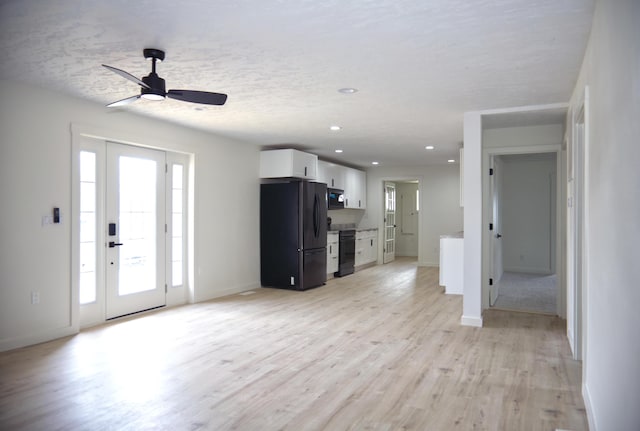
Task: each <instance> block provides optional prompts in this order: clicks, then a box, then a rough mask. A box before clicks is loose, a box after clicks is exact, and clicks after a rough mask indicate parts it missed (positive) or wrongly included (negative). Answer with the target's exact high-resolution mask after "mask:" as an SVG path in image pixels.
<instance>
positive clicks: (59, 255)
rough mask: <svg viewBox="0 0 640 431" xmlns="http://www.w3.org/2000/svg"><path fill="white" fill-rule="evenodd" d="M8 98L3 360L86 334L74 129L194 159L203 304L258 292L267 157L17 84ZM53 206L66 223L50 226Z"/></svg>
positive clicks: (0, 289) (1, 244)
mask: <svg viewBox="0 0 640 431" xmlns="http://www.w3.org/2000/svg"><path fill="white" fill-rule="evenodd" d="M0 94H2V99H1V102H0V114H1V115H0V183H1V184H2V187H1V188H0V202H2V204H3V208H4V213H3V216H2V223H0V238H2V241H0V351H1V350H6V349H10V348H14V347H18V346H22V345H26V344H31V343H36V342H41V341H45V340H48V339H52V338H55V337H59V336H63V335H67V334H71V333H74V332H75V331H77V325H75V326H74V322H72V321H71V316H72V315H73V312H74V307H77V305H76V304H73V303H72V301H71V287H70V286H71V263H70V262H71V259H70V256H71V224H70V220H71V214H70V211H71V210H70V208H71V132H70V130H71V124H72V123H74V124H83V125H84V126H83V127H84V128H85V129H91V128H92V127H95V128H97V129H101V130H108V131H111V130H113V135H114V137H115V138H118V137H135V138H134V140H139V141H144V142H140V143H143V144H147V145H152V146H159V147H164V148H165V149H168V150H173V151H179V152H187V153H192V154H194V155H195V190H194V194H195V195H194V196H195V213H194V225H195V226H194V228H195V244H194V250H195V266H194V278H193V280H191V283H192V285H193V288H194V289H195V292H194V299H195V300H196V301H202V300H206V299H209V298H213V297H216V296H220V295H224V294H227V293H231V292H234V291H240V290H244V289H247V288H252V287H256V286H259V282H258V280H259V251H258V238H259V231H258V229H259V224H258V216H259V187H258V184H259V181H258V148H256V147H254V146H252V145H247V144H243V143H240V142H234V141H232V140H230V139H226V138H221V137H217V136H214V135H212V134H208V133H204V132H201V131H195V130H192V129H187V128H183V127H179V126H176V125H172V124H169V123H167V122H165V121H162V122H161V121H156V120H152V119H150V118H145V117H140V116H137V115H133V114H130V113H128V112H126V111H124V110H118V111H113V110H108V109H107V108H105V107H103V106H100V105H97V104H94V103H89V102H85V101H81V100H78V99H74V98H70V97H67V96H63V95H61V94H56V93H52V92H50V91H46V90H41V89H35V88H32V87H29V86H25V85H22V84H19V83H17V82H7V81H0ZM230 179H232V180H233V190H231V191H230V190H229V188H228V184H229V180H230ZM230 192H231V193H230ZM54 206H57V207H60V209H61V212H62V216H63V222H62V223H61V224H59V225H46V226H42V225H41V218H42V216H45V215H50V214H51V211H52V208H53V207H54ZM32 291H39V292H40V304H38V305H31V297H30V295H31V292H32Z"/></svg>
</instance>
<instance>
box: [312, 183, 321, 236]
mask: <svg viewBox="0 0 640 431" xmlns="http://www.w3.org/2000/svg"><path fill="white" fill-rule="evenodd" d="M319 230H320V211H319V209H318V194H317V193H316V195H315V196H314V197H313V236H315V237H316V238H317V237H318V234H319V232H318V231H319Z"/></svg>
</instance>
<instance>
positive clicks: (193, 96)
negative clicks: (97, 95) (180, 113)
mask: <svg viewBox="0 0 640 431" xmlns="http://www.w3.org/2000/svg"><path fill="white" fill-rule="evenodd" d="M143 54H144V58H146V59H151V61H152V63H151V73H150V74H148V75H147V76H145V77H143V78H142V80H140V79H138V78H136V77H135V76H133V75H131V74H130V73H128V72H125V71H124V70H120V69H117V68H115V67H112V66H107V65H106V64H103V66H104V67H106V68H107V69H109V70H110V71H112V72H115V73H117V74H118V75H120V76H122V77H124V78H126V79H128V80H129V81H132V82H135V83H136V84H138V85H139V86H140V87H142V88H141V89H140V94H139V95H136V96H131V97H127V98H126V99H122V100H118V101H117V102H113V103H110V104H108V105H107V106H108V107H115V106H123V105H128V104H129V103H132V102H135V101H136V100H138V99H139V98H141V97H142V98H143V99H148V100H164V98H165V97H170V98H171V99H176V100H182V101H183V102H192V103H202V104H205V105H224V103H225V102H226V101H227V95H226V94H222V93H210V92H208V91H194V90H169V91H166V90H165V85H164V79H162V78H160V77H159V76H158V74H156V61H158V60H160V61H162V60H164V51H161V50H159V49H153V48H146V49H144V50H143Z"/></svg>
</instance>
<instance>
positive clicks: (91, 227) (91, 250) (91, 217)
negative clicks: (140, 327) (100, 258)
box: [80, 151, 97, 304]
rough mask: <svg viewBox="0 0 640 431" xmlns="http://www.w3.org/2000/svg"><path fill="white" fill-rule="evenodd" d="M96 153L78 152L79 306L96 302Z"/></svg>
mask: <svg viewBox="0 0 640 431" xmlns="http://www.w3.org/2000/svg"><path fill="white" fill-rule="evenodd" d="M96 247H97V244H96V153H93V152H90V151H81V152H80V304H89V303H92V302H95V301H96V276H97V274H96Z"/></svg>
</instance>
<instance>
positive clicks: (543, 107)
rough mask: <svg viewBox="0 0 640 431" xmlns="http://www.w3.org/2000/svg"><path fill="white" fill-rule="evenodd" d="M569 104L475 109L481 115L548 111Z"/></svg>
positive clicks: (567, 106)
mask: <svg viewBox="0 0 640 431" xmlns="http://www.w3.org/2000/svg"><path fill="white" fill-rule="evenodd" d="M567 108H569V104H568V103H566V102H562V103H549V104H547V105H530V106H516V107H514V108H499V109H487V110H483V111H475V112H476V113H479V114H480V115H495V114H513V113H515V112H535V111H548V110H551V109H567Z"/></svg>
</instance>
